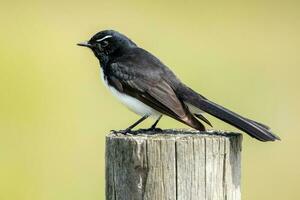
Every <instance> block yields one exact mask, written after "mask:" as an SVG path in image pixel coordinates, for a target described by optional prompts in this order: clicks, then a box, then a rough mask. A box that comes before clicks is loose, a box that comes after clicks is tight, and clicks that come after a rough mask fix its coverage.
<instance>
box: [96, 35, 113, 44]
mask: <svg viewBox="0 0 300 200" xmlns="http://www.w3.org/2000/svg"><path fill="white" fill-rule="evenodd" d="M111 37H112V35H107V36H104V37H103V38H100V39H98V40H96V41H97V42H101V41H102V40H105V39H107V38H111Z"/></svg>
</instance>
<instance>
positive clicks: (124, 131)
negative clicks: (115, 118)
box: [110, 129, 131, 135]
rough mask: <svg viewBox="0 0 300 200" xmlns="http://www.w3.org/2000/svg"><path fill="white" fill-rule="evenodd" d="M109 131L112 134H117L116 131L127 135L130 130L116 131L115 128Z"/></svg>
mask: <svg viewBox="0 0 300 200" xmlns="http://www.w3.org/2000/svg"><path fill="white" fill-rule="evenodd" d="M110 132H111V133H112V134H115V135H118V133H120V134H123V135H127V134H128V133H131V131H130V130H127V129H124V130H118V131H116V130H110Z"/></svg>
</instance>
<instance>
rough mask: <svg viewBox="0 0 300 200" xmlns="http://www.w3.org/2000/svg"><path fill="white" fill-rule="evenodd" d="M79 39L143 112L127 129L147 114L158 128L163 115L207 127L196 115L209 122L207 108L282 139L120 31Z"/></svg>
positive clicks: (125, 98) (108, 81)
mask: <svg viewBox="0 0 300 200" xmlns="http://www.w3.org/2000/svg"><path fill="white" fill-rule="evenodd" d="M78 45H79V46H84V47H88V48H90V49H91V50H92V51H93V53H94V54H95V56H96V57H97V58H98V60H99V62H100V66H101V69H102V72H103V73H102V78H103V81H104V84H105V85H106V86H107V87H108V89H109V90H110V91H111V93H112V94H113V95H114V96H116V97H117V98H118V99H119V100H120V101H121V102H122V103H123V104H124V105H126V106H127V107H128V108H129V109H130V110H132V111H134V112H135V113H137V114H139V115H141V116H142V118H141V119H139V120H138V121H137V122H135V123H134V124H133V125H131V126H129V127H128V128H127V129H125V130H123V131H122V133H124V134H126V133H130V132H131V130H132V129H133V128H134V127H135V126H136V125H138V124H139V123H140V122H142V121H143V120H145V119H146V118H148V117H149V116H151V117H154V118H155V119H156V121H155V123H154V124H153V125H152V126H151V128H150V129H155V128H156V125H157V123H158V121H159V120H160V119H161V117H162V116H163V115H167V116H169V117H172V118H174V119H175V120H178V121H180V122H182V123H184V124H186V125H188V126H190V127H192V128H195V129H197V130H199V131H204V130H205V126H204V125H203V124H202V123H201V122H200V121H199V120H198V119H200V120H202V121H203V122H205V123H207V124H208V125H210V126H211V123H210V122H209V121H208V120H207V119H206V118H205V117H204V116H203V115H202V114H201V113H204V112H205V113H209V114H210V115H213V116H215V117H217V118H219V119H221V120H223V121H224V122H227V123H229V124H231V125H233V126H235V127H236V128H238V129H240V130H242V131H244V132H246V133H248V134H249V135H250V136H252V137H254V138H256V139H258V140H260V141H274V140H279V137H278V136H276V135H275V134H273V133H272V132H271V131H270V129H269V127H268V126H266V125H264V124H262V123H259V122H256V121H253V120H250V119H247V118H245V117H242V116H241V115H239V114H237V113H234V112H232V111H230V110H228V109H226V108H224V107H222V106H220V105H218V104H216V103H214V102H212V101H210V100H208V99H207V98H205V97H204V96H202V95H200V94H198V93H197V92H195V91H194V90H192V89H191V88H189V87H188V86H186V85H185V84H184V83H182V82H181V81H180V80H179V79H178V78H177V77H176V76H175V74H174V73H173V72H172V71H171V70H170V69H169V68H168V67H167V66H166V65H164V64H163V63H162V62H161V61H160V60H159V59H158V58H156V57H155V56H153V55H152V54H151V53H149V52H148V51H146V50H144V49H142V48H140V47H138V46H137V45H136V44H135V43H134V42H133V41H132V40H130V39H129V38H128V37H126V36H125V35H123V34H121V33H119V32H117V31H114V30H104V31H101V32H99V33H97V34H95V35H94V36H93V37H92V38H91V39H90V40H89V41H87V42H82V43H79V44H78Z"/></svg>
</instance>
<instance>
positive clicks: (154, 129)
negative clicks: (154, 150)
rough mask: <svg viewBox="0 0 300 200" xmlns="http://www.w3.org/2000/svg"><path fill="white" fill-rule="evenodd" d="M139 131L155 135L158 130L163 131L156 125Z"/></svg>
mask: <svg viewBox="0 0 300 200" xmlns="http://www.w3.org/2000/svg"><path fill="white" fill-rule="evenodd" d="M139 132H147V133H148V134H151V135H154V134H155V133H157V132H162V129H161V128H156V127H150V128H147V129H140V130H139Z"/></svg>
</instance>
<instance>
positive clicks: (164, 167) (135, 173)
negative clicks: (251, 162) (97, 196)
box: [106, 130, 242, 200]
mask: <svg viewBox="0 0 300 200" xmlns="http://www.w3.org/2000/svg"><path fill="white" fill-rule="evenodd" d="M241 141H242V136H241V135H240V134H234V133H224V132H216V131H210V132H201V133H199V132H196V131H187V130H163V131H162V132H160V133H156V134H153V133H151V132H146V133H145V132H141V133H139V134H137V135H126V136H124V135H122V134H114V133H111V134H108V135H107V137H106V200H240V199H241V193H240V179H241V177H240V176H241V166H240V163H241V155H240V152H241Z"/></svg>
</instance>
